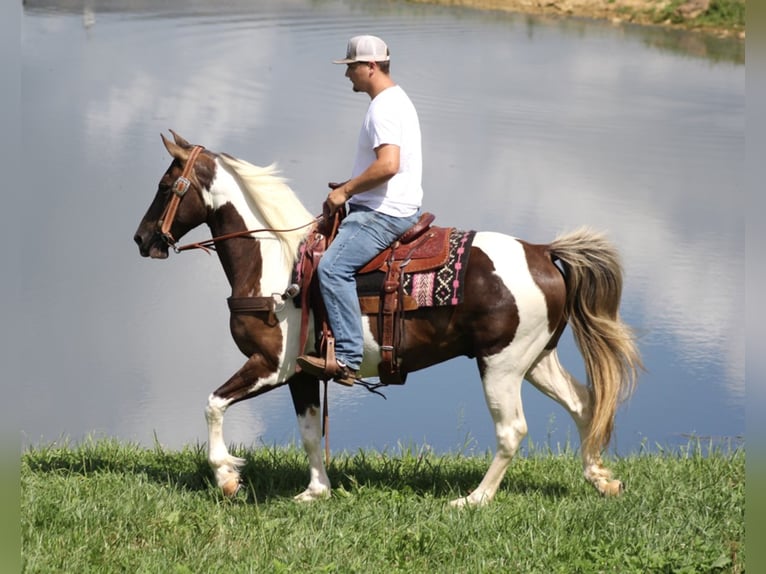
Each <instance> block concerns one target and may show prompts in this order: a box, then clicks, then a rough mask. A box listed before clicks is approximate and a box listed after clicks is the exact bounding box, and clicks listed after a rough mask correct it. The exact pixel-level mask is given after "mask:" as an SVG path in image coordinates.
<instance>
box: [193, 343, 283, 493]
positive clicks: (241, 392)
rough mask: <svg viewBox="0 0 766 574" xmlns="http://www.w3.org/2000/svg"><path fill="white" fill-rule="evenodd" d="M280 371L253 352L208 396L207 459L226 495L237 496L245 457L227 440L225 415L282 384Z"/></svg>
mask: <svg viewBox="0 0 766 574" xmlns="http://www.w3.org/2000/svg"><path fill="white" fill-rule="evenodd" d="M281 384H282V383H279V382H278V377H277V374H276V372H273V371H271V370H269V368H268V367H265V366H264V359H263V357H262V356H260V355H253V356H252V357H251V358H250V359H248V361H247V362H246V363H245V364H244V366H243V367H242V368H241V369H240V370H239V371H237V372H236V373H235V374H234V376H232V377H231V378H230V379H229V380H228V381H226V383H224V384H223V385H221V386H220V387H218V388H217V389H216V390H215V391H214V392H213V393H212V394H211V395H210V396H209V397H208V399H207V407H206V408H205V419H206V420H207V433H208V443H207V448H208V453H207V459H208V462H209V463H210V467H211V468H212V469H213V473H214V474H215V481H216V484H218V487H219V488H220V489H221V490H222V491H223V493H224V494H225V495H226V496H234V495H235V494H236V493H237V491H238V490H239V488H240V481H239V469H240V468H241V467H242V466H244V464H245V462H246V461H245V460H244V459H242V458H238V457H236V456H232V455H231V454H229V451H228V449H227V448H226V443H225V442H224V440H223V415H224V413H225V412H226V409H228V408H229V407H230V406H231V405H233V404H234V403H237V402H239V401H243V400H245V399H249V398H250V397H254V396H257V395H260V394H263V393H265V392H268V391H271V390H273V389H274V388H276V387H278V386H280V385H281Z"/></svg>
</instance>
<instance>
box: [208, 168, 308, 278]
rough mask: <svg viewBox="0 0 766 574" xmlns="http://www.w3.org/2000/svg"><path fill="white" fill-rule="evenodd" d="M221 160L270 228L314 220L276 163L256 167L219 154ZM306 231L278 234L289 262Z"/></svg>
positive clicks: (293, 258) (295, 254)
mask: <svg viewBox="0 0 766 574" xmlns="http://www.w3.org/2000/svg"><path fill="white" fill-rule="evenodd" d="M219 158H220V160H221V162H222V163H223V164H224V165H225V166H226V167H228V168H229V169H230V170H231V172H232V174H233V175H234V176H235V178H236V179H237V181H238V183H239V184H240V187H241V188H242V191H243V192H244V193H245V196H246V197H247V199H248V200H249V201H248V203H252V204H253V205H254V206H255V207H256V209H257V211H258V213H260V215H261V216H262V218H263V220H264V224H265V225H266V226H267V227H270V228H273V229H292V228H294V227H298V226H302V225H304V224H306V223H309V222H310V221H312V220H313V219H314V216H313V215H311V213H309V211H308V210H307V209H306V208H305V207H304V205H303V204H302V203H301V202H300V200H299V199H298V197H297V196H296V195H295V193H294V192H293V190H292V189H290V186H289V185H287V183H286V180H285V179H284V178H283V177H281V176H279V171H278V170H277V167H276V165H275V164H271V165H269V166H267V167H258V166H256V165H253V164H251V163H249V162H247V161H244V160H241V159H238V158H235V157H232V156H230V155H227V154H219ZM308 231H309V227H303V228H301V229H298V230H296V231H291V232H287V233H277V234H276V235H277V237H278V238H279V240H280V241H281V242H282V247H283V250H282V252H283V254H284V255H285V257H286V258H288V257H289V261H286V263H288V264H290V265H292V263H293V262H294V261H295V257H296V256H297V254H298V247H299V246H300V243H301V241H302V240H303V238H304V237H305V236H306V234H307V233H308Z"/></svg>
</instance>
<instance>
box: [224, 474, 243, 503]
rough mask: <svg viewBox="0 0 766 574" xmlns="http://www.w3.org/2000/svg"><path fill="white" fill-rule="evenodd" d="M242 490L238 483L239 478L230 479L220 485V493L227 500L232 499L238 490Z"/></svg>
mask: <svg viewBox="0 0 766 574" xmlns="http://www.w3.org/2000/svg"><path fill="white" fill-rule="evenodd" d="M240 488H242V484H241V483H240V482H239V478H235V477H232V478H230V479H229V480H227V481H226V482H224V483H223V484H221V491H222V492H223V494H224V496H226V497H227V498H234V497H235V496H236V495H237V493H238V492H239V489H240Z"/></svg>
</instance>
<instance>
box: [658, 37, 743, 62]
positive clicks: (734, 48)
mask: <svg viewBox="0 0 766 574" xmlns="http://www.w3.org/2000/svg"><path fill="white" fill-rule="evenodd" d="M644 42H645V43H646V45H647V46H650V47H652V48H656V49H659V50H664V51H667V52H673V53H679V54H684V55H687V56H695V57H698V58H706V59H708V60H712V61H714V62H733V63H735V64H744V63H745V42H744V41H743V40H740V39H738V38H717V37H715V36H711V35H709V34H700V33H698V32H684V31H680V30H661V29H654V28H651V29H649V30H648V33H645V34H644Z"/></svg>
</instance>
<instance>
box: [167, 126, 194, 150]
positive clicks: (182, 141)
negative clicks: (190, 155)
mask: <svg viewBox="0 0 766 574" xmlns="http://www.w3.org/2000/svg"><path fill="white" fill-rule="evenodd" d="M170 133H171V134H173V139H174V140H176V143H177V144H178V145H180V146H181V147H191V144H190V143H189V142H187V141H186V140H185V139H184V138H182V137H181V136H179V135H178V134H177V133H176V132H174V131H173V130H170Z"/></svg>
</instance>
